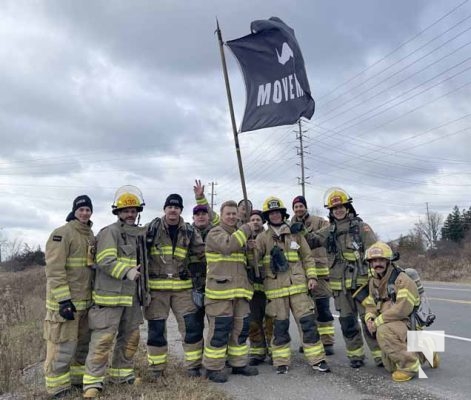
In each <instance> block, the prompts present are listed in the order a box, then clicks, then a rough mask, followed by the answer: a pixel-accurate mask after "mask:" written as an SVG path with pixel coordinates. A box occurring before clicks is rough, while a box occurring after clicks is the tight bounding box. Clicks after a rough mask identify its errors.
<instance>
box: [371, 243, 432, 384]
mask: <svg viewBox="0 0 471 400" xmlns="http://www.w3.org/2000/svg"><path fill="white" fill-rule="evenodd" d="M392 258H393V251H392V250H391V248H390V247H389V246H388V245H387V244H386V243H384V242H376V243H374V244H373V245H372V246H371V247H369V248H368V249H367V250H366V253H365V259H366V260H367V261H368V263H369V265H370V268H371V269H372V272H373V276H372V277H371V278H370V280H369V287H368V289H369V295H368V297H366V299H365V301H364V303H363V304H365V309H366V314H365V322H366V324H367V327H368V330H369V332H370V333H371V334H372V335H376V338H377V340H378V343H379V346H380V348H381V352H382V358H383V363H384V367H385V369H386V370H387V371H389V372H392V379H393V380H394V381H396V382H404V381H408V380H410V379H412V378H414V377H415V376H416V375H417V373H418V371H419V366H420V364H421V363H422V362H423V361H425V358H424V357H423V355H422V353H420V354H417V353H414V352H409V351H407V331H408V330H409V320H410V316H411V314H412V313H413V311H414V309H415V307H417V306H418V305H419V303H420V299H419V291H418V289H417V285H416V284H415V282H414V281H413V280H412V279H411V278H410V277H409V276H408V275H407V274H406V273H405V272H403V271H402V270H400V269H398V268H397V267H396V266H395V265H394V263H393V262H392V261H391V260H392ZM433 363H434V365H433V367H435V368H436V367H438V364H439V358H438V353H435V354H434V358H433Z"/></svg>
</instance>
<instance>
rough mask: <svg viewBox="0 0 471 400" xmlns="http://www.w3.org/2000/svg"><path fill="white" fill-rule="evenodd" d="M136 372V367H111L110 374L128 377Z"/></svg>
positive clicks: (115, 376)
mask: <svg viewBox="0 0 471 400" xmlns="http://www.w3.org/2000/svg"><path fill="white" fill-rule="evenodd" d="M133 374H134V368H109V369H108V375H109V376H111V377H112V378H126V377H127V376H129V375H133Z"/></svg>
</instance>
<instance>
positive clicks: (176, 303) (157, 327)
mask: <svg viewBox="0 0 471 400" xmlns="http://www.w3.org/2000/svg"><path fill="white" fill-rule="evenodd" d="M151 297H152V300H151V303H150V304H149V306H148V307H146V309H145V311H144V316H145V318H146V319H147V320H148V337H147V359H148V361H149V365H150V368H151V370H154V371H162V370H164V369H165V366H166V364H167V355H168V344H167V331H166V322H167V319H168V315H169V312H170V310H172V312H173V314H174V315H175V319H176V320H177V324H178V330H179V332H180V335H181V337H182V343H183V352H184V353H185V367H186V368H187V369H192V368H199V367H200V366H201V359H202V356H203V330H204V317H203V316H204V313H203V311H202V310H198V309H197V307H196V305H195V303H194V302H193V298H192V295H191V289H184V290H155V291H152V292H151Z"/></svg>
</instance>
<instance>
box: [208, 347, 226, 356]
mask: <svg viewBox="0 0 471 400" xmlns="http://www.w3.org/2000/svg"><path fill="white" fill-rule="evenodd" d="M226 352H227V348H226V347H225V346H224V347H221V348H218V349H211V348H209V347H205V348H204V356H205V357H207V358H214V359H220V358H225V357H226Z"/></svg>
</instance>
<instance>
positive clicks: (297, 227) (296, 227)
mask: <svg viewBox="0 0 471 400" xmlns="http://www.w3.org/2000/svg"><path fill="white" fill-rule="evenodd" d="M290 231H291V233H300V234H301V235H303V236H304V235H306V233H307V230H306V228H305V227H304V224H303V223H302V222H294V223H293V224H292V225H291V226H290Z"/></svg>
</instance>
